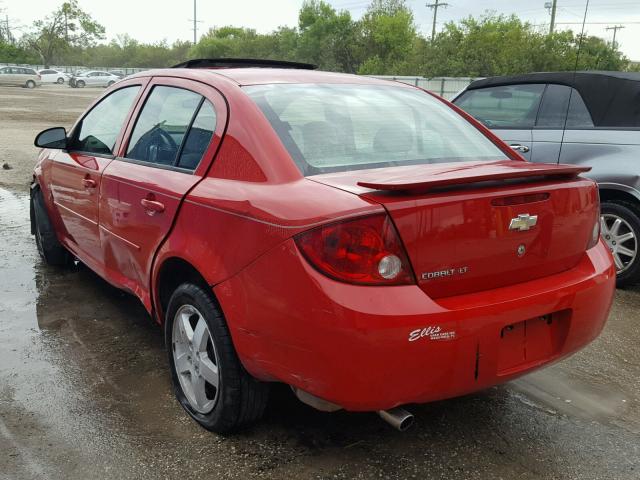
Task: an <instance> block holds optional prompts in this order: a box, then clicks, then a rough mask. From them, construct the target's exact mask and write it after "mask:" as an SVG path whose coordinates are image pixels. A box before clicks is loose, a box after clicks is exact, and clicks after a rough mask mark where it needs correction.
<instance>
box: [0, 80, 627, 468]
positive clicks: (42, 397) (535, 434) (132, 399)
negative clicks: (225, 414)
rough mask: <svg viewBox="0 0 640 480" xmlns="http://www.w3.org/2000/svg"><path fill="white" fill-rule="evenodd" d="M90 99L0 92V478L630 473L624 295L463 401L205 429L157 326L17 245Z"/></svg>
mask: <svg viewBox="0 0 640 480" xmlns="http://www.w3.org/2000/svg"><path fill="white" fill-rule="evenodd" d="M101 92H102V90H101V89H84V90H74V89H70V88H68V87H66V86H62V87H60V86H52V87H42V88H39V89H36V90H35V91H32V90H24V89H20V88H2V89H0V126H1V127H2V128H0V156H1V157H2V158H1V159H0V163H5V162H6V163H8V164H9V166H10V167H11V169H6V170H5V169H1V168H0V272H1V275H0V479H11V480H15V479H45V478H46V479H86V478H109V479H111V478H113V479H128V478H132V479H138V478H154V479H156V478H158V479H161V478H203V477H206V478H221V479H222V478H243V479H246V478H273V479H280V478H310V479H316V478H317V479H320V478H322V479H324V478H327V479H329V478H331V479H346V478H360V479H371V478H420V479H427V478H434V479H454V478H455V479H485V478H491V479H515V478H518V479H554V480H555V479H606V480H616V479H638V478H640V403H639V402H640V353H639V352H638V344H639V343H640V310H639V308H640V289H630V290H624V291H618V293H617V296H616V300H615V304H614V307H613V311H612V315H611V318H610V320H609V323H608V324H607V327H606V328H605V330H604V332H603V334H602V335H601V337H600V338H599V339H598V340H596V341H595V342H594V343H593V344H592V345H590V346H589V347H588V348H586V349H585V350H583V351H581V352H580V353H578V354H576V355H575V356H573V357H572V358H570V359H568V360H566V361H564V362H561V363H559V364H556V365H554V366H552V367H549V368H547V369H544V370H542V371H539V372H536V373H534V374H532V375H529V376H527V377H524V378H522V379H520V380H518V381H515V382H512V383H509V384H507V385H503V386H499V387H495V388H492V389H489V390H487V391H484V392H480V393H478V394H474V395H469V396H466V397H462V398H458V399H453V400H448V401H444V402H437V403H433V404H428V405H420V406H414V407H411V408H410V410H412V411H413V412H414V413H415V415H416V425H415V426H414V427H413V428H412V429H410V430H409V431H407V432H405V433H399V432H396V431H394V430H392V429H391V428H390V427H389V426H387V425H386V424H384V423H383V422H382V421H380V420H379V419H378V417H377V416H376V415H375V414H362V413H361V414H350V413H345V412H337V413H333V414H325V413H320V412H316V411H314V410H312V409H310V408H308V407H306V406H304V405H302V404H300V403H299V402H297V400H295V399H294V398H293V397H292V395H291V394H290V393H289V392H288V390H287V389H286V388H282V387H275V388H274V389H273V395H272V398H271V401H270V405H269V407H268V409H267V413H266V418H265V420H264V421H263V422H262V423H260V424H258V425H256V426H255V427H252V428H251V429H248V430H246V431H244V432H241V433H239V434H237V435H234V436H230V437H221V436H217V435H215V434H212V433H209V432H206V431H204V430H202V429H201V428H199V427H198V426H197V425H196V424H195V423H194V422H192V421H191V420H190V419H189V418H188V417H187V415H186V414H185V413H183V411H182V410H181V408H180V406H179V405H178V403H177V401H176V400H175V399H174V397H173V394H172V392H171V384H170V379H169V372H168V370H167V366H166V363H167V362H166V354H165V351H164V347H163V344H162V335H161V332H160V330H159V329H158V328H157V327H156V326H155V325H154V324H153V323H152V322H151V321H150V319H149V318H148V316H147V315H146V313H145V312H144V310H143V309H142V308H141V307H140V306H139V305H138V303H137V301H136V300H135V299H133V298H132V297H130V296H128V295H126V294H124V293H122V292H120V291H118V290H115V289H113V288H112V287H110V286H109V285H107V284H106V283H105V282H104V281H102V280H100V279H99V278H98V277H97V276H95V275H94V274H93V273H91V272H90V271H88V270H87V269H86V268H83V267H82V266H77V267H75V268H71V269H67V270H56V269H51V268H49V267H47V266H45V265H43V264H42V263H41V261H40V260H39V258H38V255H37V252H36V249H35V245H34V243H33V240H32V238H31V237H30V235H29V228H28V198H27V194H26V192H27V184H28V181H29V178H30V175H31V169H32V168H33V163H34V161H35V156H36V152H37V151H36V149H35V147H33V146H32V142H33V137H34V136H35V134H36V133H37V131H39V130H41V129H44V128H46V127H50V126H55V125H64V126H67V127H68V126H70V125H71V124H72V123H73V121H74V120H75V118H76V117H77V116H78V114H79V113H80V112H81V111H82V110H83V109H84V108H85V107H86V105H88V103H89V102H90V101H91V100H92V99H93V98H94V97H95V96H97V95H98V94H99V93H101Z"/></svg>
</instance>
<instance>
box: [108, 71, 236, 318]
mask: <svg viewBox="0 0 640 480" xmlns="http://www.w3.org/2000/svg"><path fill="white" fill-rule="evenodd" d="M135 115H136V121H135V124H134V123H133V122H132V124H131V125H130V126H129V128H128V131H127V133H126V137H125V138H127V140H126V142H123V145H122V147H121V149H120V152H119V153H120V155H119V156H118V157H117V158H116V160H114V161H113V162H112V163H111V164H109V166H108V167H107V169H106V170H105V173H104V176H103V180H102V186H101V203H100V233H101V239H102V245H103V250H104V256H105V263H106V267H107V270H108V275H109V276H110V278H111V279H112V281H113V282H114V283H117V284H119V285H121V286H122V287H124V288H126V289H128V290H130V291H132V292H134V293H135V294H136V295H137V296H138V297H139V298H140V299H141V300H142V302H143V303H144V304H145V305H146V306H147V307H150V306H151V301H150V295H149V284H150V272H151V266H152V262H153V258H154V255H155V252H156V251H157V249H158V247H159V246H160V244H161V243H162V241H163V240H164V238H165V237H166V236H167V234H168V233H169V230H170V229H171V226H172V224H173V221H174V218H175V216H176V214H177V212H178V209H179V207H180V204H181V202H182V200H183V198H184V197H185V195H186V194H187V192H188V191H189V190H190V189H191V188H193V187H194V186H195V185H196V184H197V183H198V182H199V181H200V180H201V179H202V177H203V176H204V175H205V173H206V171H207V170H208V168H209V165H210V164H211V161H212V160H213V155H214V151H215V150H216V149H217V146H218V144H219V143H220V140H221V137H222V132H223V130H224V126H225V124H226V118H227V111H226V104H225V101H224V99H223V98H222V96H221V95H220V94H219V93H218V92H217V91H216V90H215V89H214V88H212V87H210V86H207V85H204V84H201V83H199V82H193V81H189V80H184V79H177V78H175V79H174V78H168V77H163V78H157V79H154V80H153V81H152V82H151V83H150V85H149V87H148V90H147V94H146V99H145V101H144V104H143V105H141V106H139V108H138V111H137V112H136V114H135ZM194 220H196V221H197V219H194Z"/></svg>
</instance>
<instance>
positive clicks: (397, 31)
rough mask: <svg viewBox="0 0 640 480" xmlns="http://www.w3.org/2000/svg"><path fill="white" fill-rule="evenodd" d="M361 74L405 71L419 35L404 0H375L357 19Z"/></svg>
mask: <svg viewBox="0 0 640 480" xmlns="http://www.w3.org/2000/svg"><path fill="white" fill-rule="evenodd" d="M360 28H361V32H362V39H361V43H360V46H361V53H360V57H361V58H362V64H361V65H360V68H359V69H358V73H362V74H396V75H402V74H407V73H408V72H409V71H410V70H411V68H412V66H413V65H412V55H411V54H412V51H413V49H414V47H415V46H416V41H417V38H418V35H417V32H416V27H415V24H414V21H413V13H412V12H411V10H410V9H409V8H408V7H407V5H406V3H405V1H404V0H374V1H373V2H372V3H371V5H370V6H369V9H368V10H367V12H366V13H365V14H364V16H363V18H362V20H361V21H360Z"/></svg>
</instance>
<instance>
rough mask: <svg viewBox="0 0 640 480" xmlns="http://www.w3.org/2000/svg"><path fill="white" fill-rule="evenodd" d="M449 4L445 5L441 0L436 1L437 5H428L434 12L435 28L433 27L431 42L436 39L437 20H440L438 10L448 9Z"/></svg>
mask: <svg viewBox="0 0 640 480" xmlns="http://www.w3.org/2000/svg"><path fill="white" fill-rule="evenodd" d="M448 6H449V4H448V3H443V2H441V1H440V0H435V3H427V7H429V8H430V9H431V10H433V26H432V27H431V41H432V42H433V39H434V38H436V19H437V18H438V8H440V7H448Z"/></svg>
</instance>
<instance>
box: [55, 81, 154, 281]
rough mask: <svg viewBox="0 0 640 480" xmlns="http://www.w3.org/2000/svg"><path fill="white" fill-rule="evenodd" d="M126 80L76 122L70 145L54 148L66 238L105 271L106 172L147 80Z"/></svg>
mask: <svg viewBox="0 0 640 480" xmlns="http://www.w3.org/2000/svg"><path fill="white" fill-rule="evenodd" d="M142 80H143V79H138V81H131V82H128V84H126V85H122V88H120V89H118V90H116V91H114V92H111V93H110V94H109V95H107V96H105V97H104V98H102V99H100V100H99V101H98V102H97V103H96V104H94V105H93V107H92V108H91V109H90V110H89V112H88V113H87V114H86V115H85V116H84V117H83V118H82V119H81V120H79V121H78V123H77V124H76V125H75V127H74V128H73V131H72V132H71V134H70V135H69V140H68V147H67V149H66V150H61V151H56V152H55V153H53V154H52V155H53V158H52V160H53V168H52V169H51V192H52V195H53V201H54V204H55V205H56V207H57V209H58V212H59V214H60V217H61V219H62V222H63V225H64V229H65V232H64V240H65V243H66V244H67V246H68V247H69V248H70V249H71V250H72V251H73V253H74V254H75V255H76V256H77V257H78V258H80V260H82V261H83V262H85V263H87V264H89V265H90V266H91V267H92V268H93V269H95V270H97V271H99V272H102V268H101V265H102V263H103V259H102V249H101V248H100V233H99V228H98V200H99V195H98V193H99V191H100V182H101V177H102V172H103V171H104V169H105V167H106V166H107V165H108V164H109V163H110V162H111V161H112V160H113V158H114V152H115V151H116V150H115V148H116V146H117V145H118V143H119V140H120V138H121V136H122V132H123V131H124V126H125V121H126V119H127V118H128V115H129V113H130V112H131V110H132V108H133V106H134V104H135V102H136V100H137V99H138V97H139V96H140V93H141V90H142V86H143V85H144V83H146V80H144V81H142Z"/></svg>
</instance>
